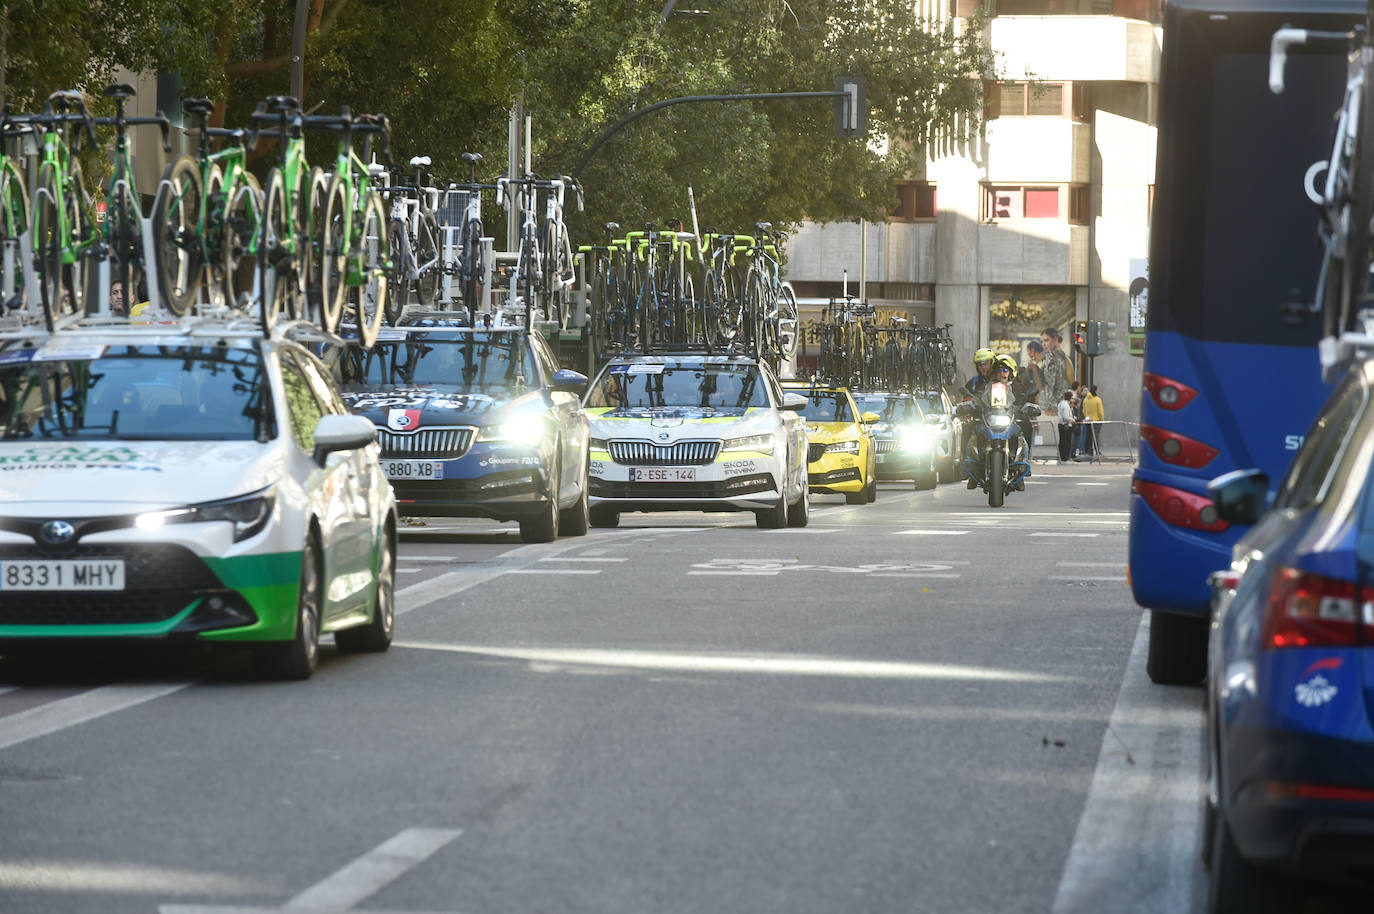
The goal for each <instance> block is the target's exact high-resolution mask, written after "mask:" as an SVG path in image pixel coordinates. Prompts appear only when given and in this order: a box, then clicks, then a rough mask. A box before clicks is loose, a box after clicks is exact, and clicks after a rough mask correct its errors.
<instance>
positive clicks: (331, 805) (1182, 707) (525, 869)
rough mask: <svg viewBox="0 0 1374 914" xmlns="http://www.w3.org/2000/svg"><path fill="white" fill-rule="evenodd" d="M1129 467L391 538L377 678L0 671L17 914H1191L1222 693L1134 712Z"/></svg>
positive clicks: (151, 664)
mask: <svg viewBox="0 0 1374 914" xmlns="http://www.w3.org/2000/svg"><path fill="white" fill-rule="evenodd" d="M1128 491H1129V467H1127V466H1125V465H1121V464H1117V465H1106V466H1087V465H1075V466H1064V467H1045V468H1040V467H1037V470H1036V476H1035V477H1033V479H1032V480H1031V485H1029V486H1028V487H1027V490H1026V491H1025V492H1024V493H1016V494H1015V495H1013V496H1012V497H1011V498H1009V499H1008V502H1007V506H1006V507H1005V508H1003V509H1000V510H996V509H991V508H988V507H987V505H986V502H985V500H984V499H983V497H982V494H981V493H980V492H977V491H968V490H966V489H965V488H964V487H963V485H962V484H958V485H955V484H949V485H942V486H940V487H939V489H938V490H936V491H934V492H915V491H912V490H911V489H910V488H908V487H906V486H897V485H895V484H893V485H884V486H883V487H882V490H881V494H880V497H879V500H878V501H877V503H875V504H873V505H866V506H854V507H849V506H846V505H844V503H843V500H842V499H840V498H835V497H816V498H814V499H813V509H814V513H813V515H812V519H811V526H809V527H807V528H805V529H802V530H779V531H765V530H758V529H756V528H755V527H754V524H753V518H752V516H750V515H704V514H654V515H647V514H640V515H626V516H625V518H624V520H623V523H622V526H621V527H620V528H618V529H614V530H593V531H592V533H591V534H590V535H588V536H586V537H580V538H564V539H561V540H559V541H558V542H556V543H552V544H547V545H530V546H522V545H521V544H520V542H519V539H518V536H517V535H516V532H515V528H514V526H513V525H509V526H502V525H499V524H494V523H491V522H487V521H467V520H464V521H447V520H431V521H430V522H429V523H428V524H426V525H424V526H410V527H407V529H406V531H405V533H404V536H403V542H402V547H401V556H400V561H399V572H400V574H399V577H398V588H399V590H400V594H399V606H400V610H401V613H402V614H401V615H400V616H399V618H398V621H397V640H396V643H395V644H394V646H393V648H392V650H391V651H390V652H388V653H386V654H384V655H380V656H340V655H338V654H336V653H335V652H334V650H333V648H332V645H326V646H325V648H324V650H323V658H322V663H321V668H320V670H319V672H318V673H317V674H316V675H315V677H314V678H313V679H312V680H310V681H309V682H306V683H294V684H281V683H260V682H256V681H254V680H253V679H252V676H251V671H250V666H249V664H248V663H247V662H246V659H245V658H242V657H239V656H232V655H231V656H227V657H225V656H212V657H205V656H200V655H194V656H173V655H168V654H166V653H165V652H160V651H139V652H137V653H136V654H135V653H132V652H131V653H130V654H129V655H127V656H113V657H110V656H107V657H100V658H93V657H89V656H83V657H74V658H71V659H70V660H69V661H67V662H65V663H59V664H55V665H54V666H52V667H51V668H45V669H42V670H40V671H37V672H34V671H21V670H20V669H18V668H17V667H15V666H14V665H13V664H11V663H8V662H6V661H4V660H3V659H0V911H3V912H6V914H28V912H34V914H40V912H41V914H50V912H72V914H85V912H91V914H96V912H99V914H115V912H138V914H159V912H160V914H213V912H234V911H237V912H241V914H246V912H248V911H298V912H299V911H315V912H324V911H332V912H342V911H355V912H373V914H375V912H383V911H394V912H458V911H462V912H511V914H516V912H520V914H525V912H536V911H549V912H587V914H592V912H596V914H607V912H614V914H620V912H624V914H629V912H648V911H653V912H664V914H669V912H737V911H738V912H787V914H805V912H816V914H833V912H838V911H845V912H851V911H852V912H870V911H871V912H897V911H901V912H959V914H977V912H988V914H1013V912H1026V914H1045V912H1052V914H1077V912H1085V914H1086V912H1094V914H1096V912H1102V911H1114V912H1134V911H1139V912H1158V911H1166V910H1167V911H1177V912H1184V914H1188V912H1193V911H1200V910H1201V901H1200V898H1201V890H1202V887H1203V885H1205V877H1204V874H1203V872H1202V870H1201V867H1200V865H1199V864H1198V863H1197V853H1196V851H1197V837H1198V826H1199V822H1198V811H1199V810H1198V803H1199V796H1200V790H1201V780H1202V769H1201V765H1202V762H1201V746H1202V736H1201V733H1202V725H1203V713H1202V692H1201V690H1199V689H1164V688H1159V687H1155V686H1151V685H1149V683H1148V681H1147V680H1146V679H1145V674H1144V657H1143V653H1142V649H1143V645H1144V640H1143V635H1144V629H1143V628H1142V623H1143V617H1142V613H1141V611H1140V609H1139V608H1138V607H1136V606H1135V604H1134V603H1133V602H1132V600H1131V598H1130V595H1129V591H1128V589H1127V586H1126V583H1125V573H1126V566H1125V563H1126V539H1127V532H1126V530H1127V517H1126V507H1127V494H1128Z"/></svg>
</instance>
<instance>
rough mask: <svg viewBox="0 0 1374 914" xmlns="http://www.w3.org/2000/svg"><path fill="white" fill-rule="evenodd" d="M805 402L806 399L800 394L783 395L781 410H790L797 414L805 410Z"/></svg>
mask: <svg viewBox="0 0 1374 914" xmlns="http://www.w3.org/2000/svg"><path fill="white" fill-rule="evenodd" d="M806 402H807V401H806V398H805V397H803V396H802V395H801V394H786V393H785V394H783V395H782V408H783V409H788V410H791V411H792V412H794V413H799V412H801V411H802V410H804V409H806Z"/></svg>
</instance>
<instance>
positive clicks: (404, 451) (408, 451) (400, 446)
mask: <svg viewBox="0 0 1374 914" xmlns="http://www.w3.org/2000/svg"><path fill="white" fill-rule="evenodd" d="M476 433H477V429H475V428H471V427H469V426H454V427H450V428H422V429H420V430H419V431H417V432H405V433H401V432H393V431H391V430H389V429H383V428H379V429H377V443H378V444H380V445H381V446H382V457H384V458H385V457H390V458H393V459H394V458H398V457H421V458H428V459H431V460H447V459H452V458H454V457H462V456H464V455H465V454H467V452H468V451H469V450H470V449H471V448H472V441H473V438H475V437H476Z"/></svg>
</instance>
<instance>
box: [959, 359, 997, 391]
mask: <svg viewBox="0 0 1374 914" xmlns="http://www.w3.org/2000/svg"><path fill="white" fill-rule="evenodd" d="M996 362H997V353H995V352H993V351H992V350H991V349H986V348H984V349H979V350H977V351H976V352H974V353H973V368H974V371H975V374H974V375H973V377H971V378H969V379H968V383H967V384H965V385H964V390H966V391H968V392H969V393H970V394H972V395H973V396H975V397H976V396H978V395H979V394H981V393H983V391H985V390H986V389H987V386H988V385H989V384H991V383H992V380H993V377H992V376H993V368H994V366H995V364H996Z"/></svg>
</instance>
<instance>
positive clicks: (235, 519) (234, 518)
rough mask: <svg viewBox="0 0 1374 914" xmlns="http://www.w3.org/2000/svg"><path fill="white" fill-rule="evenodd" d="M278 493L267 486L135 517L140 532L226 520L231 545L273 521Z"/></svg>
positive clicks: (253, 534)
mask: <svg viewBox="0 0 1374 914" xmlns="http://www.w3.org/2000/svg"><path fill="white" fill-rule="evenodd" d="M276 500H277V491H276V488H275V487H271V486H269V487H268V488H266V489H261V490H259V491H257V492H253V493H251V494H249V495H240V496H238V497H237V498H226V499H222V500H220V501H207V502H204V503H203V504H199V505H188V506H186V507H185V508H172V509H170V510H168V511H148V512H146V513H143V514H140V515H138V516H137V517H136V518H134V526H135V527H138V528H139V529H140V530H154V529H156V528H158V527H161V526H163V525H165V524H198V523H203V522H207V521H220V520H222V521H228V522H229V523H231V524H233V525H234V542H236V543H237V542H238V541H240V540H246V539H248V538H249V537H250V536H255V535H257V534H258V533H259V532H260V531H261V530H262V528H263V527H266V526H267V522H268V521H269V520H271V519H272V507H273V505H275V504H276Z"/></svg>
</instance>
